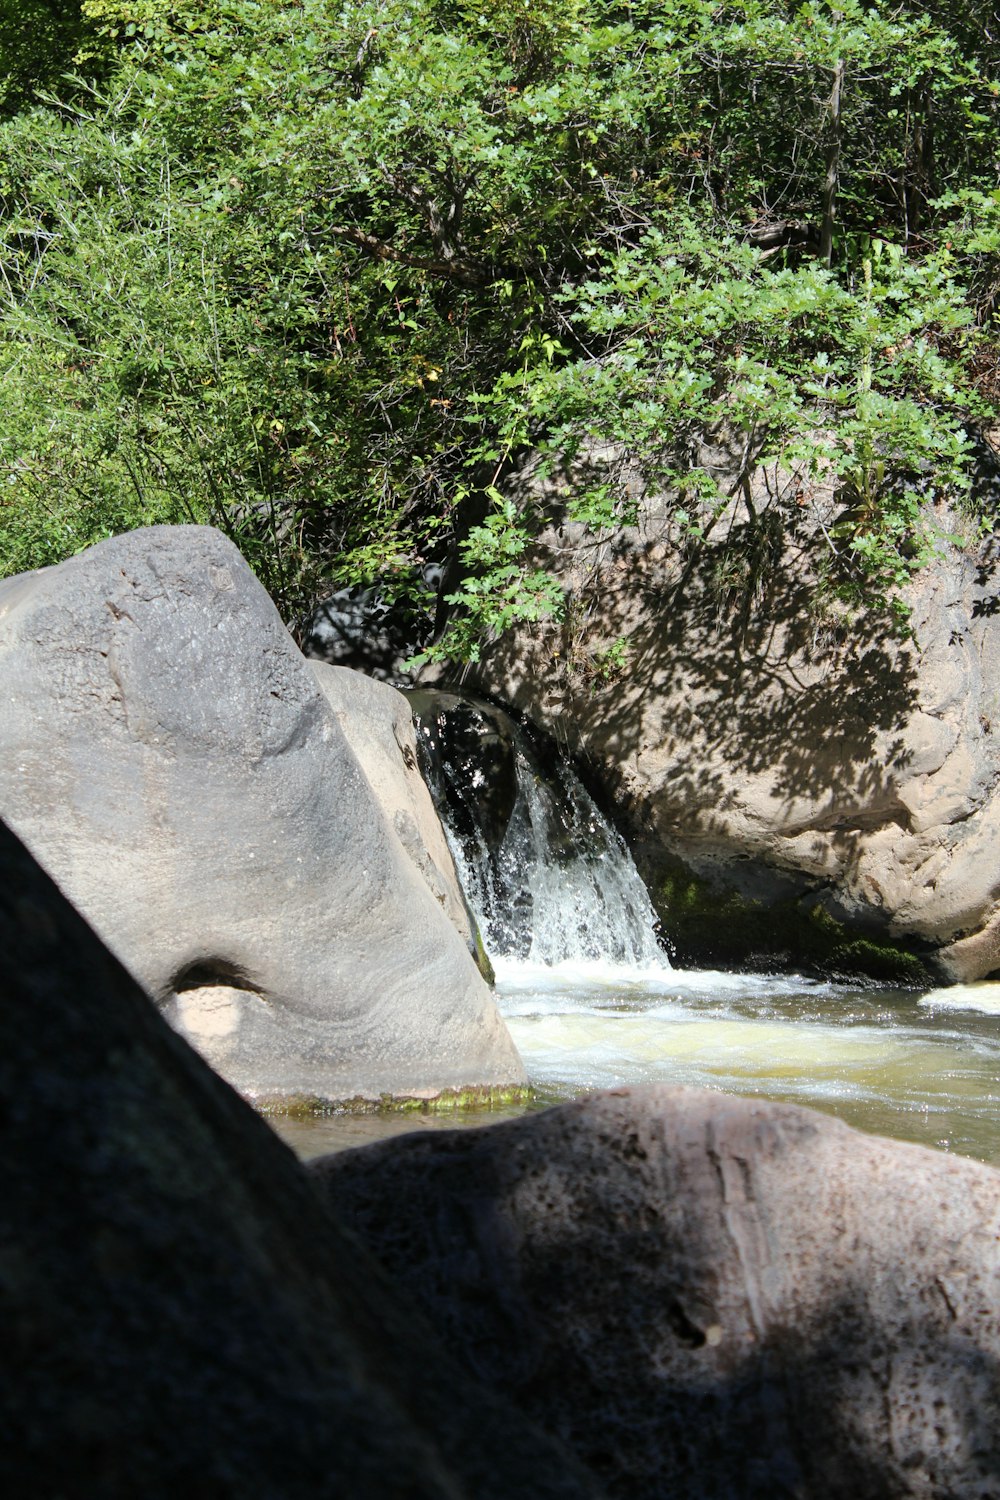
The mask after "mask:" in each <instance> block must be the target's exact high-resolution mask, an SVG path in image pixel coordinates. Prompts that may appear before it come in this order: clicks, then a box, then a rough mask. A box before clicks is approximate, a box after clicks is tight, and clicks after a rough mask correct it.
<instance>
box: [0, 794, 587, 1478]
mask: <svg viewBox="0 0 1000 1500" xmlns="http://www.w3.org/2000/svg"><path fill="white" fill-rule="evenodd" d="M0 991H2V996H3V1004H2V1005H0V1143H2V1147H3V1149H2V1151H0V1197H2V1200H3V1221H2V1228H0V1321H2V1324H3V1329H4V1337H3V1342H2V1346H0V1405H2V1410H3V1414H4V1439H3V1443H2V1444H0V1485H2V1486H3V1491H4V1493H5V1494H8V1495H18V1496H20V1495H31V1496H39V1497H55V1496H67V1497H69V1496H87V1497H88V1500H119V1497H120V1500H133V1497H135V1496H139V1495H141V1496H146V1497H159V1496H163V1497H167V1496H177V1495H182V1494H185V1495H205V1496H208V1495H211V1496H218V1497H233V1500H236V1497H240V1500H245V1497H248V1496H261V1497H265V1496H266V1497H271V1496H306V1495H308V1496H315V1497H331V1500H332V1497H334V1496H338V1497H339V1496H357V1497H358V1500H361V1497H368V1496H372V1497H374V1496H379V1497H383V1496H384V1497H388V1500H481V1497H486V1496H488V1497H491V1500H509V1497H511V1496H515V1495H532V1496H534V1495H539V1496H546V1497H551V1500H577V1497H578V1496H581V1495H582V1496H588V1495H589V1496H594V1497H596V1495H597V1490H596V1488H595V1487H594V1486H593V1485H592V1484H591V1483H590V1482H589V1480H588V1478H587V1476H586V1474H585V1472H584V1471H583V1470H582V1469H581V1468H580V1467H579V1466H578V1465H577V1464H576V1463H575V1462H574V1460H573V1459H572V1457H571V1456H570V1455H569V1454H568V1453H567V1452H565V1451H564V1450H562V1449H560V1448H558V1447H557V1445H555V1444H554V1443H553V1442H552V1441H551V1440H549V1439H546V1438H544V1437H543V1436H542V1435H540V1434H538V1433H536V1432H535V1431H534V1430H533V1429H532V1428H531V1426H530V1424H528V1423H527V1422H526V1421H525V1420H524V1418H523V1416H522V1415H520V1414H519V1413H518V1412H516V1411H515V1410H513V1409H512V1408H511V1407H509V1406H508V1405H506V1404H505V1403H504V1402H503V1401H502V1399H499V1398H497V1397H495V1396H493V1395H490V1394H489V1393H487V1392H485V1391H483V1390H480V1389H479V1388H478V1387H477V1386H476V1385H475V1383H474V1382H473V1381H472V1380H471V1379H470V1378H469V1374H468V1371H467V1370H466V1369H465V1368H463V1367H462V1366H461V1365H460V1364H459V1363H456V1362H454V1361H453V1360H451V1359H449V1357H448V1356H447V1355H446V1354H445V1353H444V1351H443V1349H442V1348H441V1347H440V1345H439V1343H438V1341H437V1339H436V1338H435V1335H434V1334H433V1332H432V1330H431V1328H430V1327H429V1325H427V1324H426V1323H425V1322H424V1321H422V1320H421V1318H420V1317H419V1316H418V1315H417V1314H416V1313H415V1311H414V1310H413V1308H412V1305H410V1304H409V1302H408V1299H407V1298H406V1296H405V1295H404V1294H402V1293H401V1292H400V1291H399V1289H398V1288H396V1287H395V1286H394V1285H393V1284H392V1283H391V1282H390V1281H389V1279H388V1278H387V1277H386V1275H385V1274H384V1272H383V1271H381V1270H380V1268H379V1267H378V1265H377V1264H376V1263H375V1262H374V1260H373V1258H372V1257H371V1256H370V1254H369V1253H368V1252H367V1251H366V1250H365V1249H364V1247H363V1246H362V1245H361V1243H360V1242H359V1241H358V1240H357V1239H355V1238H354V1237H353V1236H352V1235H351V1234H350V1233H348V1232H345V1231H344V1230H343V1229H342V1228H340V1227H339V1226H338V1225H337V1223H336V1222H335V1221H334V1220H333V1219H332V1218H331V1216H330V1215H329V1214H328V1213H327V1212H326V1211H324V1208H323V1206H322V1204H321V1203H319V1202H318V1201H317V1196H316V1194H315V1191H314V1190H313V1188H312V1185H311V1184H310V1183H309V1181H308V1180H307V1178H306V1177H305V1175H304V1172H303V1169H302V1168H301V1167H300V1166H299V1164H298V1163H297V1161H296V1160H295V1158H294V1157H293V1156H292V1154H291V1152H289V1151H288V1150H287V1148H286V1147H285V1146H283V1145H282V1144H281V1142H280V1141H279V1140H278V1139H277V1137H276V1136H275V1135H274V1134H273V1133H272V1132H271V1130H270V1129H269V1128H268V1126H267V1125H266V1124H265V1123H264V1122H263V1121H262V1120H261V1119H260V1118H259V1117H258V1116H257V1115H255V1114H254V1112H253V1111H252V1110H251V1109H250V1108H249V1107H248V1106H247V1105H245V1104H244V1103H243V1102H242V1101H241V1100H240V1099H239V1098H238V1096H237V1095H236V1094H235V1093H234V1092H233V1091H232V1090H231V1089H230V1088H228V1087H227V1085H226V1084H224V1083H223V1082H222V1081H221V1080H220V1079H219V1078H218V1077H217V1076H216V1075H215V1074H213V1073H212V1072H211V1071H210V1070H209V1068H208V1067H207V1066H206V1065H205V1064H204V1063H203V1062H202V1061H201V1059H200V1058H199V1057H198V1056H197V1055H196V1054H195V1053H194V1052H193V1051H192V1050H191V1048H190V1047H188V1045H187V1044H186V1043H185V1042H184V1041H183V1040H182V1039H181V1038H180V1037H179V1036H177V1035H176V1034H175V1033H174V1032H172V1031H171V1030H170V1028H169V1027H168V1026H166V1025H165V1024H164V1022H163V1020H162V1018H161V1017H160V1016H159V1015H157V1013H156V1010H155V1009H154V1007H153V1006H152V1005H151V1004H150V1002H149V1000H148V998H147V997H146V996H145V995H144V994H143V993H142V992H141V991H140V989H139V988H138V986H137V985H136V984H135V982H134V980H133V979H132V978H131V977H130V976H129V975H128V974H127V973H126V972H125V970H124V969H123V968H122V967H121V965H120V964H119V963H117V962H116V960H115V959H113V958H112V957H111V955H110V954H109V953H108V952H107V951H106V950H105V949H104V948H103V947H102V945H101V944H100V942H99V941H98V940H97V938H96V937H95V935H94V934H93V932H92V931H91V930H90V929H89V928H88V927H87V926H86V924H85V923H84V922H83V921H82V920H81V918H80V917H79V916H78V915H77V913H76V912H74V911H73V909H72V908H71V907H70V905H69V903H68V902H67V901H66V900H65V899H64V898H63V896H62V895H61V894H60V893H59V891H58V890H57V889H56V888H55V886H54V885H53V884H52V882H51V881H50V880H49V879H48V878H47V877H46V876H45V875H44V874H43V873H42V872H41V870H40V869H39V868H38V866H37V865H36V864H35V862H34V860H33V859H32V858H31V857H30V855H29V854H28V853H27V851H26V850H25V849H24V848H23V847H22V846H21V845H20V844H19V843H18V841H17V840H16V839H15V838H14V837H13V835H12V834H10V833H9V831H8V830H7V829H6V828H4V827H3V825H2V824H0Z"/></svg>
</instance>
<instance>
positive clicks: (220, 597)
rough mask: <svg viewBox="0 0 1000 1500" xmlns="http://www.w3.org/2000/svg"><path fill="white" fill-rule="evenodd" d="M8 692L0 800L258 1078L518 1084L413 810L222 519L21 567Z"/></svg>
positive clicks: (131, 959) (298, 1083) (1, 618)
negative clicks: (352, 740)
mask: <svg viewBox="0 0 1000 1500" xmlns="http://www.w3.org/2000/svg"><path fill="white" fill-rule="evenodd" d="M0 703H2V706H3V712H2V714H0V813H2V814H3V816H4V817H5V818H6V819H7V820H8V822H9V823H10V824H11V826H12V827H13V828H15V830H16V831H17V832H18V834H19V835H20V836H21V837H22V838H23V839H24V840H25V842H26V843H27V844H28V845H29V847H30V848H31V849H32V851H33V852H34V853H35V854H36V855H37V857H38V858H39V859H40V860H41V861H42V863H43V865H44V866H45V868H46V869H48V870H50V871H51V872H52V874H53V875H54V876H55V877H56V878H57V879H58V880H59V882H60V883H61V885H62V886H63V888H64V889H65V890H66V891H67V893H68V894H69V895H70V897H71V898H72V899H73V900H74V901H75V902H76V903H77V905H78V906H79V908H80V910H81V911H82V912H84V914H85V915H86V917H87V919H88V921H90V922H91V923H92V924H93V925H94V927H95V928H96V930H97V931H98V932H99V933H100V935H101V937H102V938H103V939H104V941H105V942H106V943H107V944H108V945H109V946H110V947H111V948H112V949H113V951H114V952H115V953H116V954H117V955H118V956H119V957H120V958H121V959H122V960H123V961H124V962H125V963H126V965H127V966H128V967H129V969H130V970H131V971H132V972H133V973H134V974H135V975H136V976H137V977H138V978H139V980H140V981H141V982H142V983H143V984H144V985H145V986H146V988H147V989H148V990H149V991H150V992H151V993H152V995H153V996H154V998H155V999H156V1000H157V1002H158V1003H159V1004H160V1005H162V1006H163V1007H164V1009H165V1011H166V1013H167V1015H168V1017H169V1019H170V1020H171V1021H173V1022H174V1024H176V1025H177V1026H178V1027H179V1028H180V1029H181V1030H182V1031H184V1032H185V1034H187V1035H188V1037H189V1038H190V1039H191V1040H192V1041H193V1042H194V1043H195V1044H196V1045H197V1046H198V1047H199V1049H200V1050H201V1051H202V1052H203V1053H204V1054H205V1055H206V1056H207V1057H208V1058H209V1060H210V1061H211V1063H212V1065H213V1066H214V1067H215V1068H217V1069H218V1071H219V1072H221V1073H222V1074H224V1076H225V1077H226V1078H228V1079H229V1080H230V1082H232V1083H234V1084H235V1085H236V1086H237V1087H238V1088H240V1089H241V1090H242V1091H243V1092H245V1093H248V1094H251V1095H254V1096H257V1097H261V1096H269V1095H271V1096H273V1095H289V1094H306V1095H318V1096H320V1097H322V1098H326V1099H350V1098H353V1097H355V1096H358V1095H361V1096H365V1097H375V1098H377V1097H378V1096H379V1095H381V1094H384V1093H387V1094H393V1095H406V1094H418V1095H426V1094H433V1093H435V1092H437V1091H440V1090H441V1089H444V1088H448V1087H453V1088H466V1087H470V1086H484V1087H499V1088H509V1087H511V1086H514V1087H517V1086H519V1085H521V1084H522V1083H523V1081H524V1071H523V1068H522V1065H521V1062H520V1059H519V1058H518V1056H517V1053H516V1050H515V1048H514V1046H513V1043H512V1042H511V1040H510V1037H509V1035H508V1033H507V1030H506V1028H505V1027H504V1025H503V1023H502V1021H501V1020H500V1018H499V1016H498V1014H497V1010H496V1006H495V1004H494V1001H493V997H492V995H491V994H490V992H489V990H488V988H487V986H486V984H485V983H484V981H483V979H482V977H481V975H480V974H479V973H478V972H477V970H476V966H475V962H474V960H473V958H472V957H471V956H470V952H469V944H468V939H467V938H466V940H465V941H463V939H462V937H461V936H460V935H459V933H458V932H457V931H456V928H455V926H454V925H453V923H452V922H450V921H449V919H448V915H447V912H446V911H445V910H444V908H443V906H442V903H441V901H440V899H439V898H440V891H437V890H434V889H432V888H431V885H430V884H428V879H427V870H422V869H421V868H419V863H418V861H416V860H415V859H414V857H413V848H414V847H415V836H412V837H411V838H410V845H409V846H407V845H406V843H405V838H406V835H407V834H408V833H409V834H412V829H410V826H409V825H408V824H405V822H404V823H403V824H401V825H400V826H399V827H396V826H394V824H393V822H392V821H391V820H390V818H389V817H388V816H387V815H386V812H385V811H384V810H383V808H382V807H381V806H380V804H379V801H378V798H377V797H376V795H375V793H374V792H373V790H372V787H371V785H370V784H369V782H368V780H367V779H366V776H365V774H364V771H363V770H362V768H361V766H360V765H359V763H358V760H357V757H356V756H355V755H354V754H353V752H352V750H351V747H350V745H349V743H348V741H347V739H346V737H345V735H344V732H343V730H342V728H341V726H340V724H339V723H338V720H337V718H336V717H335V715H334V713H333V712H332V710H331V708H330V705H329V703H328V702H327V699H326V697H325V696H324V694H323V692H321V690H320V688H319V686H318V684H317V682H316V678H315V676H314V674H313V672H312V671H311V669H310V666H309V664H308V663H307V662H306V660H305V659H304V657H303V656H302V654H301V653H300V652H299V650H298V648H297V647H296V646H295V643H294V642H293V641H292V639H291V637H290V636H289V634H288V632H287V631H286V630H285V628H284V626H283V625H282V623H281V620H280V618H279V617H278V614H277V611H276V610H275V609H274V606H273V605H272V603H271V601H270V600H269V598H268V597H267V594H266V593H265V591H264V589H263V588H262V587H261V585H260V583H259V582H258V581H257V579H256V578H255V577H254V576H253V574H252V573H251V571H250V569H249V568H248V567H247V565H246V563H245V562H244V561H243V559H242V558H241V557H240V555H239V553H238V552H237V551H236V549H235V547H234V546H233V545H232V543H231V542H229V541H227V540H226V538H225V537H223V536H221V535H220V534H219V533H218V532H216V531H213V530H212V529H211V528H209V527H195V526H183V527H153V528H150V529H148V530H143V531H136V532H132V533H130V534H129V535H127V536H122V537H116V538H114V539H112V540H110V541H107V542H102V543H101V544H100V545H98V546H96V547H92V548H90V549H89V550H88V551H87V552H84V553H81V554H80V555H79V556H78V557H74V558H71V559H70V560H69V561H68V562H65V563H62V564H60V565H59V566H58V567H56V568H49V569H45V570H43V571H42V572H39V573H34V574H29V575H24V576H22V577H18V578H14V579H11V580H9V581H8V582H6V583H4V584H2V585H0ZM418 852H419V851H418Z"/></svg>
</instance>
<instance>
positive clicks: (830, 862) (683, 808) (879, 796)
mask: <svg viewBox="0 0 1000 1500" xmlns="http://www.w3.org/2000/svg"><path fill="white" fill-rule="evenodd" d="M940 523H941V527H942V530H943V529H944V528H945V527H946V526H947V524H948V518H947V517H944V516H942V517H941V518H940ZM720 535H721V540H720V539H713V541H712V543H711V545H708V546H705V547H702V548H694V549H692V547H691V546H690V545H689V544H688V545H685V544H684V542H683V540H682V539H681V538H679V537H678V535H677V532H676V530H673V529H672V527H671V523H670V521H669V519H668V517H667V516H666V515H665V514H664V513H662V512H660V511H658V509H657V505H656V503H655V502H652V501H650V502H648V503H647V504H646V506H645V509H644V511H643V514H642V516H641V518H640V524H639V526H637V527H636V528H634V529H632V530H630V531H626V532H624V533H622V534H621V535H619V536H617V537H616V538H615V539H614V540H610V541H600V540H598V539H595V538H594V537H593V536H592V535H588V534H587V533H585V532H584V531H583V529H582V528H581V527H579V526H574V525H564V526H562V527H561V528H556V527H553V528H552V529H550V530H549V531H547V532H546V533H545V534H544V535H543V537H542V539H541V544H540V553H541V555H542V558H543V560H544V561H545V562H546V564H547V565H548V566H551V567H552V568H553V569H554V570H555V571H556V572H557V574H558V575H559V576H560V578H561V579H562V581H563V582H564V583H565V585H566V586H567V588H568V590H569V608H568V611H567V617H566V620H565V621H564V622H563V623H561V624H560V625H550V626H548V627H545V628H542V629H539V628H537V627H535V628H533V629H532V631H531V633H530V634H528V633H523V634H521V635H519V636H516V637H515V638H514V639H513V640H510V641H502V642H501V643H499V645H498V646H497V647H495V648H494V649H493V650H492V651H491V652H490V653H489V655H488V657H487V659H486V662H485V664H484V665H483V667H482V668H480V669H479V671H478V673H477V674H476V675H477V679H478V683H479V685H480V686H481V687H483V688H485V689H486V690H487V691H488V692H491V693H494V694H496V695H497V696H499V697H501V698H503V699H504V700H506V701H508V702H510V703H512V704H514V705H515V706H516V707H517V708H518V709H520V710H522V711H523V712H524V713H525V714H526V715H527V716H528V717H529V718H531V719H532V720H533V721H535V722H536V723H538V724H540V725H541V726H542V727H543V728H545V729H547V730H549V731H551V732H552V733H554V734H556V735H557V736H558V737H559V738H560V740H562V741H565V742H567V743H568V744H569V746H570V747H571V748H572V749H573V750H574V751H575V752H576V753H577V754H579V755H581V756H582V757H584V759H585V761H586V762H588V763H589V765H590V767H591V769H592V771H593V773H594V777H595V779H596V780H598V781H599V782H601V783H602V784H603V785H604V787H605V788H606V789H607V790H608V792H609V794H610V796H611V798H612V799H613V801H614V802H615V803H616V804H617V807H618V809H619V812H620V813H621V814H622V815H623V816H624V820H625V822H626V825H627V827H628V829H629V831H630V833H631V837H632V840H633V843H634V845H635V849H636V853H637V856H638V858H639V862H640V866H641V867H642V868H643V869H644V873H645V874H646V876H647V878H648V879H649V881H650V884H651V887H652V891H653V895H654V899H658V901H659V904H660V910H661V914H662V916H663V919H664V926H665V930H666V932H667V933H668V934H672V935H673V936H674V938H675V940H676V942H677V945H678V951H679V955H680V956H681V957H682V958H689V959H691V960H695V961H713V960H716V961H718V960H731V961H744V960H746V959H748V958H749V959H759V960H762V961H773V960H774V958H775V957H776V956H777V957H779V958H780V957H781V956H782V955H783V954H785V955H786V956H787V957H788V958H789V960H790V961H792V962H798V961H800V960H801V959H802V958H803V957H804V958H805V960H806V961H808V960H809V959H810V958H811V957H812V956H813V950H815V954H816V955H817V957H818V958H821V959H822V961H823V962H825V963H826V964H827V967H831V966H832V967H833V968H834V969H836V968H837V967H838V964H839V966H840V967H841V968H842V969H846V970H850V969H855V970H860V971H863V970H865V969H869V970H872V969H874V971H875V972H879V970H880V965H882V966H883V967H884V966H885V964H886V963H887V962H888V971H889V972H890V973H893V974H895V975H896V977H906V975H907V973H910V974H912V975H913V976H914V977H915V975H916V973H917V969H916V968H913V967H912V965H913V960H914V958H917V959H923V960H924V962H925V963H927V962H929V963H930V965H931V967H932V968H934V969H935V970H936V971H937V972H939V973H943V974H944V975H945V976H946V977H948V978H954V979H963V980H969V979H976V978H980V977H982V976H984V975H986V974H989V973H992V972H993V971H994V970H997V969H998V968H1000V859H998V857H997V854H996V852H995V851H996V850H997V849H998V847H1000V843H998V836H1000V796H998V794H997V783H998V778H1000V748H998V739H997V731H998V730H1000V616H998V613H997V604H998V589H1000V583H998V578H997V576H996V574H995V567H996V561H995V558H994V557H993V556H992V555H990V554H989V553H988V552H984V551H983V550H982V549H978V550H977V548H976V547H974V546H970V547H968V548H966V549H964V550H963V549H962V548H961V547H957V546H955V545H953V544H947V545H943V546H942V550H941V556H940V557H939V559H938V560H937V561H936V562H935V563H934V564H932V565H931V566H930V567H929V568H928V569H927V570H925V571H924V572H922V573H921V574H919V575H918V576H917V577H916V578H915V580H914V581H913V582H912V584H911V585H910V592H909V599H908V602H909V604H910V607H911V618H910V625H911V629H912V634H911V635H910V636H909V637H907V636H906V635H905V634H903V635H901V634H900V633H899V631H898V630H894V628H893V626H892V623H891V620H890V617H889V616H888V615H887V614H886V612H885V611H878V610H874V609H871V610H868V611H859V610H857V609H855V610H853V611H851V612H847V611H845V610H844V609H843V608H839V607H837V606H836V605H833V606H830V605H828V606H826V607H824V608H822V609H820V610H817V607H816V605H817V591H816V571H815V570H816V562H817V537H818V533H817V530H816V525H815V521H814V519H813V518H812V517H811V516H809V515H807V514H806V513H805V512H803V523H802V526H801V529H800V531H799V533H798V534H795V533H794V532H790V531H789V530H788V529H787V528H786V529H784V530H779V529H777V528H775V529H774V531H773V532H771V533H770V534H769V533H768V531H767V529H766V527H761V526H760V525H757V526H756V528H753V529H752V528H751V526H750V520H749V517H748V515H747V514H746V512H745V511H741V510H740V509H739V508H737V507H734V508H733V511H732V513H731V514H730V515H729V516H728V517H727V518H725V523H724V525H723V526H722V527H721V528H720ZM748 555H749V556H751V557H752V559H753V562H754V566H753V567H752V568H748V566H747V562H746V559H747V556H748ZM720 910H721V911H723V912H725V913H727V914H728V915H727V923H725V924H723V925H724V926H725V927H726V930H725V931H722V930H720V927H719V921H718V916H719V912H720ZM737 919H738V920H737ZM741 923H742V926H741ZM727 924H728V925H727ZM741 932H742V934H743V936H742V937H741V936H740V933H741ZM741 945H742V946H741ZM907 954H909V955H911V957H910V962H909V964H908V963H907V959H906V955H907ZM824 955H825V957H824ZM831 955H832V957H831ZM838 955H839V957H838ZM894 955H895V956H894ZM897 960H898V961H897ZM820 966H821V967H822V963H821V964H820Z"/></svg>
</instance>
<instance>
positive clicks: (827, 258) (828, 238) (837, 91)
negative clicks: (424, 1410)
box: [819, 57, 845, 266]
mask: <svg viewBox="0 0 1000 1500" xmlns="http://www.w3.org/2000/svg"><path fill="white" fill-rule="evenodd" d="M844 71H845V69H844V61H843V58H840V57H838V59H837V61H836V62H835V63H834V65H833V87H832V89H831V90H830V99H829V102H828V104H827V113H828V115H829V137H828V142H827V148H826V178H825V179H824V182H823V220H822V223H821V225H820V232H819V253H820V259H821V260H822V261H823V263H824V264H825V265H827V266H829V265H832V264H833V226H834V223H835V222H836V218H837V189H838V186H839V183H840V138H841V113H840V100H841V93H842V91H843V87H844Z"/></svg>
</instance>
